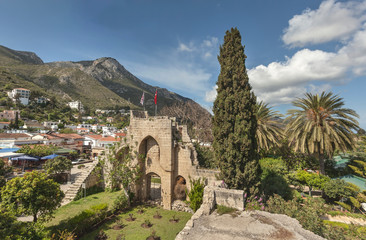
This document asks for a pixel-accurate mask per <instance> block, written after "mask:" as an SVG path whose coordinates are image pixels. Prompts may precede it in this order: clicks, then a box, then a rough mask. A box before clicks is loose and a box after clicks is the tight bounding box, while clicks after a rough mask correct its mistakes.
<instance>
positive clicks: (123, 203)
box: [112, 192, 129, 212]
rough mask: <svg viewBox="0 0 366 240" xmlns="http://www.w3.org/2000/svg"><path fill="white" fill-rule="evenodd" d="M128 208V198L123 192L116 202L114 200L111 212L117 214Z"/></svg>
mask: <svg viewBox="0 0 366 240" xmlns="http://www.w3.org/2000/svg"><path fill="white" fill-rule="evenodd" d="M128 206H129V201H128V197H127V196H126V194H125V193H124V192H122V193H121V195H119V196H118V197H117V198H116V200H114V202H113V205H112V211H113V212H118V211H120V210H123V209H126V208H127V207H128Z"/></svg>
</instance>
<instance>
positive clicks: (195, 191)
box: [188, 178, 205, 211]
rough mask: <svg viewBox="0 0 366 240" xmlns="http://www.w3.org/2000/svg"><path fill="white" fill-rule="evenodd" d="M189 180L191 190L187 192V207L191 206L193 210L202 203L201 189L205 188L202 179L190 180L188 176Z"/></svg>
mask: <svg viewBox="0 0 366 240" xmlns="http://www.w3.org/2000/svg"><path fill="white" fill-rule="evenodd" d="M189 180H190V182H191V191H190V192H189V193H188V197H189V207H190V208H192V210H193V211H197V210H198V209H199V208H200V207H201V204H202V201H203V190H204V188H205V184H204V181H205V180H204V179H201V178H199V179H197V180H192V179H191V178H189Z"/></svg>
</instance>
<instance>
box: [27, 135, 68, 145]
mask: <svg viewBox="0 0 366 240" xmlns="http://www.w3.org/2000/svg"><path fill="white" fill-rule="evenodd" d="M32 139H33V140H37V141H39V142H40V143H41V144H44V145H55V146H61V145H62V142H63V141H64V139H63V138H60V137H57V136H52V135H50V134H37V135H34V136H33V137H32Z"/></svg>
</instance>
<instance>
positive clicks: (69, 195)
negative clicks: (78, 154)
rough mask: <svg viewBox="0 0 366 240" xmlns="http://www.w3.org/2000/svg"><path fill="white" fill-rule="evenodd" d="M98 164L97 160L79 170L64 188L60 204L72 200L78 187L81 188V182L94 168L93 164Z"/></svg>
mask: <svg viewBox="0 0 366 240" xmlns="http://www.w3.org/2000/svg"><path fill="white" fill-rule="evenodd" d="M97 164H98V161H95V162H93V163H92V164H91V165H89V166H88V167H86V168H85V169H84V170H83V171H81V172H80V175H77V176H76V177H75V179H74V183H73V184H71V186H70V187H69V188H68V189H67V190H66V192H65V197H64V199H62V202H61V206H63V205H66V204H68V203H70V202H71V201H73V200H74V198H75V197H76V195H77V193H78V192H79V189H80V188H81V185H82V183H84V182H85V180H86V179H87V178H88V177H89V175H90V174H91V172H92V171H93V170H94V168H95V166H96V165H97Z"/></svg>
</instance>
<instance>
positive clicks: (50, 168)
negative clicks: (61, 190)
mask: <svg viewBox="0 0 366 240" xmlns="http://www.w3.org/2000/svg"><path fill="white" fill-rule="evenodd" d="M43 167H44V169H45V170H46V171H47V173H48V174H60V173H63V172H66V171H70V170H71V168H72V162H71V160H70V159H68V158H66V157H64V156H57V157H55V158H54V159H49V160H47V162H46V163H45V164H44V166H43Z"/></svg>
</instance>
